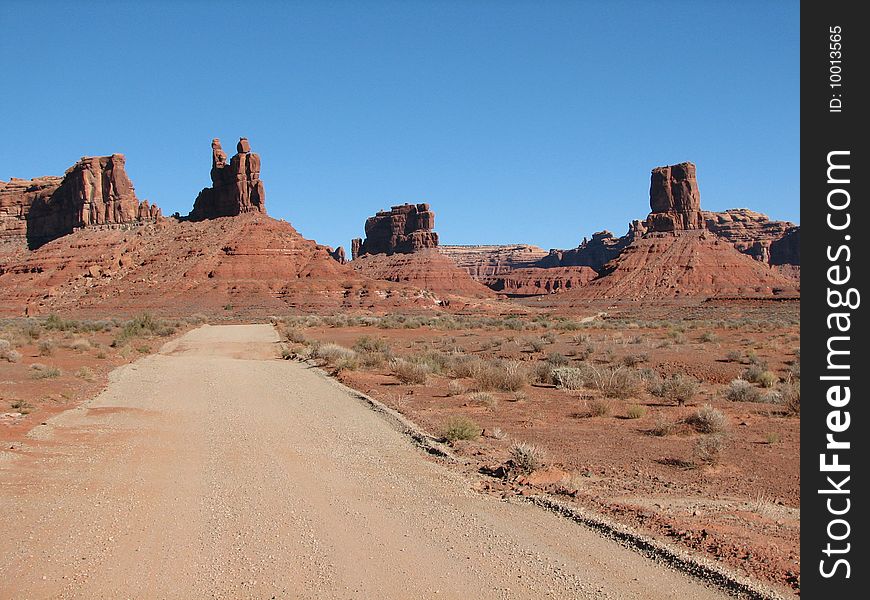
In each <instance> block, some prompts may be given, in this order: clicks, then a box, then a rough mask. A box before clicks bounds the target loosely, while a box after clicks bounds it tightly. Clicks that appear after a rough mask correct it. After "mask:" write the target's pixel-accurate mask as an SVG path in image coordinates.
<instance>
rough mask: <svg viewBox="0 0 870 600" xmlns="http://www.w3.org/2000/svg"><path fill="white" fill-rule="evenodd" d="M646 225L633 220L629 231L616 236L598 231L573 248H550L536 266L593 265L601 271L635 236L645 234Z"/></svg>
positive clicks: (593, 267)
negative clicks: (589, 238)
mask: <svg viewBox="0 0 870 600" xmlns="http://www.w3.org/2000/svg"><path fill="white" fill-rule="evenodd" d="M644 231H645V227H644V225H643V223H642V222H641V221H633V222H632V224H631V226H630V228H629V230H628V233H626V234H625V235H624V236H622V237H619V238H618V237H616V236H614V235H613V234H612V233H610V232H609V231H597V232H595V233H593V234H592V239H591V240H587V239H586V238H583V241H582V242H581V243H580V245H579V246H577V247H576V248H573V249H571V250H550V253H549V254H548V255H547V256H546V257H544V258H543V259H541V260H540V261H538V263H537V265H536V266H539V267H543V268H553V267H581V266H585V267H591V268H592V269H594V270H595V271H600V270H601V269H602V268H603V267H604V265H605V264H607V263H608V262H610V261H611V260H613V259H614V258H616V257H617V256H619V253H620V252H622V250H623V249H624V248H625V247H626V246H628V245H629V244H630V243H631V242H632V241H633V240H634V238H635V237H637V236H639V235H643V233H644Z"/></svg>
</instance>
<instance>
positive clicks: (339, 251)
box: [326, 246, 347, 265]
mask: <svg viewBox="0 0 870 600" xmlns="http://www.w3.org/2000/svg"><path fill="white" fill-rule="evenodd" d="M326 249H327V250H328V251H329V255H330V256H331V257H332V258H334V259H335V260H336V261H338V263H339V264H342V265H343V264H345V263H347V257H346V256H345V254H344V247H343V246H339V247H338V248H336V249H335V250H333V249H332V248H330V247H329V246H327V247H326Z"/></svg>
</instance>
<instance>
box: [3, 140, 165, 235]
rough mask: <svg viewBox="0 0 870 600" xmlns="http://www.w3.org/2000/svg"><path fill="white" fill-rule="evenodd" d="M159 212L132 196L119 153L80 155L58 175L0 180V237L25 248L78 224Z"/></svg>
mask: <svg viewBox="0 0 870 600" xmlns="http://www.w3.org/2000/svg"><path fill="white" fill-rule="evenodd" d="M159 216H160V209H159V208H157V207H156V206H151V205H149V204H148V203H147V202H145V201H143V202H142V203H140V201H139V200H138V199H137V198H136V192H135V190H134V189H133V183H132V182H131V181H130V178H129V177H128V176H127V172H126V170H125V159H124V155H123V154H113V155H111V156H86V157H83V158H82V159H81V160H80V161H79V162H77V163H76V164H75V165H73V166H72V167H70V168H69V169H67V171H66V173H65V174H64V176H63V177H62V178H61V177H39V178H37V179H30V180H24V179H12V180H11V181H9V182H8V183H5V182H0V236H18V237H22V236H23V237H24V238H26V240H27V243H28V245H29V246H30V247H31V248H36V247H38V246H40V245H42V244H44V243H46V242H48V241H51V240H53V239H56V238H58V237H60V236H62V235H66V234H69V233H72V231H74V230H75V229H77V228H80V227H87V226H97V225H101V226H102V225H108V226H112V225H126V224H134V223H137V222H141V221H153V220H155V219H157V218H158V217H159Z"/></svg>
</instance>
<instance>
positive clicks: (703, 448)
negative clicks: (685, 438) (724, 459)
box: [692, 433, 728, 465]
mask: <svg viewBox="0 0 870 600" xmlns="http://www.w3.org/2000/svg"><path fill="white" fill-rule="evenodd" d="M727 442H728V438H727V436H725V435H722V434H721V433H720V434H715V435H705V436H702V437H700V438H698V440H697V441H696V442H695V447H694V448H693V450H692V458H693V459H694V462H695V464H704V465H714V464H716V463H718V462H719V458H720V455H721V454H722V451H723V450H724V449H725V447H726V445H727Z"/></svg>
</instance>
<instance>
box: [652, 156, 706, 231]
mask: <svg viewBox="0 0 870 600" xmlns="http://www.w3.org/2000/svg"><path fill="white" fill-rule="evenodd" d="M649 205H650V214H649V216H648V217H647V219H646V224H645V225H646V229H647V230H649V231H654V232H663V231H681V230H686V229H701V228H702V227H703V226H704V218H703V215H702V214H701V194H700V192H699V191H698V180H697V178H696V177H695V165H694V163H690V162H684V163H680V164H678V165H671V166H667V167H657V168H655V169H653V170H652V176H651V178H650V188H649Z"/></svg>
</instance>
